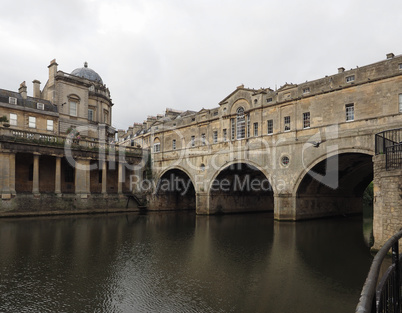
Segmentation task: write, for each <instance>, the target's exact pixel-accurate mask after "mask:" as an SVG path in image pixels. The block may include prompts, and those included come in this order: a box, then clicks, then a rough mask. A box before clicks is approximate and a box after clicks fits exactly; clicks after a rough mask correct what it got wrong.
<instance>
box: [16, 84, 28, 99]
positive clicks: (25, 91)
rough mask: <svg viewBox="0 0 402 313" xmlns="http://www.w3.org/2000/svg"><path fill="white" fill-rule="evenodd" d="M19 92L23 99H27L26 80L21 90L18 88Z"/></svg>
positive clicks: (21, 85)
mask: <svg viewBox="0 0 402 313" xmlns="http://www.w3.org/2000/svg"><path fill="white" fill-rule="evenodd" d="M18 92H19V93H20V94H21V97H22V99H26V98H27V85H26V84H25V80H24V81H23V82H22V83H21V84H20V88H18Z"/></svg>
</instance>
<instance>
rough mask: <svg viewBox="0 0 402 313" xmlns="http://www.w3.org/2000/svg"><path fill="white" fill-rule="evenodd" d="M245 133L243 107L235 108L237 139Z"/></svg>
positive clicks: (241, 137)
mask: <svg viewBox="0 0 402 313" xmlns="http://www.w3.org/2000/svg"><path fill="white" fill-rule="evenodd" d="M245 135H246V120H245V117H244V108H242V107H240V108H238V109H237V136H236V137H237V139H243V138H244V137H245Z"/></svg>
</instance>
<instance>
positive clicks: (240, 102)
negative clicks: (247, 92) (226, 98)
mask: <svg viewBox="0 0 402 313" xmlns="http://www.w3.org/2000/svg"><path fill="white" fill-rule="evenodd" d="M239 107H243V108H244V112H248V111H249V110H250V109H251V105H250V102H249V101H248V100H247V99H246V98H239V99H237V100H236V101H235V102H234V103H233V104H232V107H231V109H230V114H232V115H236V112H237V109H238V108H239Z"/></svg>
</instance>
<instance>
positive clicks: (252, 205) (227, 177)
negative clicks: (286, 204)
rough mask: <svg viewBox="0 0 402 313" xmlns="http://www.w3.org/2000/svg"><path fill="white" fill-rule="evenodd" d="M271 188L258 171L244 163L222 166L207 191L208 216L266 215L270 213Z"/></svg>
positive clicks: (272, 200) (271, 204)
mask: <svg viewBox="0 0 402 313" xmlns="http://www.w3.org/2000/svg"><path fill="white" fill-rule="evenodd" d="M273 195H274V192H273V188H272V185H271V183H270V181H269V179H268V177H267V175H266V174H265V173H264V172H263V170H262V169H260V168H259V167H257V166H256V165H253V164H251V163H250V162H247V161H235V162H232V163H229V164H226V165H225V166H223V167H222V168H221V169H220V170H219V171H218V172H217V173H216V174H215V176H214V177H213V179H212V180H211V184H210V186H209V189H208V198H209V209H210V212H211V213H216V214H219V213H245V212H267V211H273V210H274V197H273Z"/></svg>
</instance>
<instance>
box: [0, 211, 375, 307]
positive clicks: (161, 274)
mask: <svg viewBox="0 0 402 313" xmlns="http://www.w3.org/2000/svg"><path fill="white" fill-rule="evenodd" d="M361 229H362V222H361V218H347V219H331V220H318V221H308V222H301V223H278V222H274V221H273V217H272V215H271V214H252V215H231V216H209V217H208V216H195V215H193V214H190V213H180V214H175V213H164V214H149V215H136V214H127V215H102V216H99V215H98V216H78V217H53V218H32V219H2V220H0V251H1V254H0V277H1V281H0V312H341V311H342V312H353V311H354V308H355V306H356V303H357V300H358V297H359V292H360V289H361V286H362V284H363V282H364V279H365V276H366V274H367V271H368V268H369V266H370V262H371V256H370V253H369V250H368V248H367V247H366V246H365V244H364V240H363V235H362V231H361Z"/></svg>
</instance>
